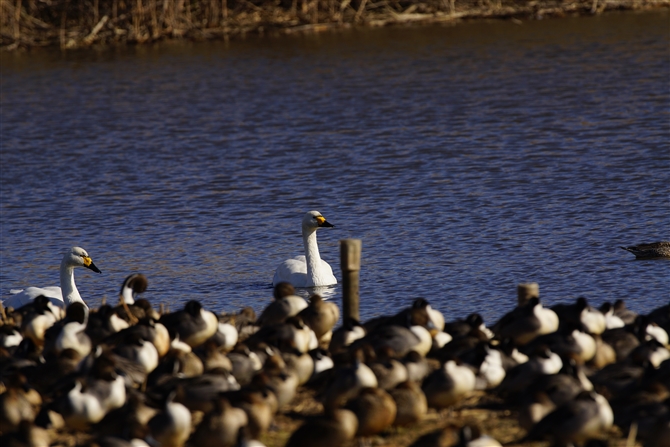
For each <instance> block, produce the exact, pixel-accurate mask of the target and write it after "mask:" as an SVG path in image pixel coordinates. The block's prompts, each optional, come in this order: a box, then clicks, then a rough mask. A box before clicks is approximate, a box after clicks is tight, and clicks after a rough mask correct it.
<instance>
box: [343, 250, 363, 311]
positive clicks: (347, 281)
mask: <svg viewBox="0 0 670 447" xmlns="http://www.w3.org/2000/svg"><path fill="white" fill-rule="evenodd" d="M362 245H363V244H362V242H361V240H360V239H341V240H340V267H341V268H342V321H348V320H351V319H352V318H353V319H355V320H356V321H360V319H361V317H360V311H359V303H358V301H359V298H360V295H359V282H358V272H359V271H360V270H361V247H362Z"/></svg>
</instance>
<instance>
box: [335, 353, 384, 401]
mask: <svg viewBox="0 0 670 447" xmlns="http://www.w3.org/2000/svg"><path fill="white" fill-rule="evenodd" d="M352 360H353V361H352V363H351V364H350V365H347V366H340V367H337V368H336V369H335V370H333V376H332V377H333V380H332V381H331V382H330V383H329V384H328V386H327V388H326V390H325V392H324V394H323V396H322V400H323V406H324V408H326V409H327V410H330V409H334V408H338V407H341V406H343V405H344V404H345V403H346V402H347V401H348V400H349V399H350V398H352V397H354V396H356V395H357V394H358V392H359V391H360V390H361V389H362V388H374V387H377V385H378V382H377V376H375V373H374V372H372V370H371V369H370V367H369V366H368V365H366V364H365V363H363V361H364V360H365V355H364V353H363V350H362V349H356V350H355V351H354V352H353V354H352Z"/></svg>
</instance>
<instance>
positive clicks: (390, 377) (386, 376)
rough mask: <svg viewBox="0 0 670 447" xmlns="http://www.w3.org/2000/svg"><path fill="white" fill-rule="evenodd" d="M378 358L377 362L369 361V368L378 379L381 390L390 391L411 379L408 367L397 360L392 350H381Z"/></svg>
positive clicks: (387, 348)
mask: <svg viewBox="0 0 670 447" xmlns="http://www.w3.org/2000/svg"><path fill="white" fill-rule="evenodd" d="M413 352H415V351H413ZM376 357H377V358H376V359H375V360H372V361H368V366H369V367H370V369H371V370H372V372H373V373H374V374H375V377H377V386H378V387H379V388H382V389H384V390H387V391H388V390H390V389H392V388H395V387H396V386H397V385H398V384H400V383H402V382H405V381H406V380H408V379H409V374H408V372H407V367H406V366H405V364H404V363H401V362H400V361H399V360H396V359H395V353H394V352H393V349H392V348H389V347H386V348H383V349H380V351H379V353H378V354H377V356H376Z"/></svg>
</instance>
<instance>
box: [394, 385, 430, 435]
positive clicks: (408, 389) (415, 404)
mask: <svg viewBox="0 0 670 447" xmlns="http://www.w3.org/2000/svg"><path fill="white" fill-rule="evenodd" d="M389 394H390V395H391V397H392V398H393V400H394V401H395V403H396V408H397V412H396V415H395V420H394V421H393V425H394V426H396V427H404V426H408V425H411V424H415V423H417V422H421V420H422V419H423V418H424V416H425V415H426V413H427V412H428V401H427V400H426V395H425V394H423V391H421V387H420V386H419V385H418V384H416V383H415V382H412V381H411V380H407V381H405V382H402V383H400V384H398V386H396V387H395V388H393V389H392V390H389Z"/></svg>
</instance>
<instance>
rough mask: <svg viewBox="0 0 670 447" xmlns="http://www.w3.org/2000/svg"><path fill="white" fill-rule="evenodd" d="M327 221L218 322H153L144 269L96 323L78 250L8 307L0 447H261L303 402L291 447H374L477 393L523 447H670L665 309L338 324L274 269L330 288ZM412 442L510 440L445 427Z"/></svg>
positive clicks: (566, 308)
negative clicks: (311, 405)
mask: <svg viewBox="0 0 670 447" xmlns="http://www.w3.org/2000/svg"><path fill="white" fill-rule="evenodd" d="M314 213H315V214H314ZM326 224H327V222H326V220H325V219H324V218H323V216H321V215H320V213H318V212H311V213H308V214H307V215H306V216H305V219H304V220H303V233H304V234H307V236H306V237H305V238H304V240H305V248H306V252H307V262H306V265H303V266H296V264H292V263H288V264H283V265H284V267H280V269H278V273H277V274H276V275H275V282H276V283H275V285H274V299H273V300H272V301H271V302H270V303H269V304H268V305H267V306H266V307H265V308H264V309H263V311H262V312H261V313H260V315H259V316H258V318H256V314H255V312H254V310H253V309H251V308H244V309H242V310H241V311H240V312H239V313H236V314H221V315H215V314H214V313H213V312H210V311H208V310H207V309H204V308H203V307H202V305H201V304H200V303H199V302H198V301H189V302H188V303H186V305H185V306H184V307H183V309H180V310H178V311H174V312H162V313H161V312H158V311H157V310H156V309H155V308H154V305H152V303H151V302H150V301H149V300H147V299H145V298H138V295H139V294H141V293H143V292H145V291H146V289H147V285H148V282H147V279H146V278H145V277H144V276H143V275H141V274H133V275H130V276H129V277H127V278H126V280H125V281H124V282H123V285H122V287H121V291H120V293H119V302H118V304H112V305H110V304H103V305H102V306H100V307H99V308H97V309H90V310H89V308H88V306H87V305H86V303H85V302H84V300H83V299H82V298H81V296H80V294H79V292H78V291H77V288H76V286H75V283H74V276H73V271H74V268H75V267H79V266H81V267H86V268H89V269H91V270H93V271H96V272H99V270H98V269H97V267H96V266H95V265H94V264H93V262H92V260H91V258H90V256H89V255H88V253H87V252H86V251H85V250H83V249H81V248H78V247H75V248H72V249H71V250H70V251H69V252H68V253H66V254H65V256H64V258H63V261H62V263H61V288H46V289H38V288H28V289H26V290H24V291H18V293H16V294H15V295H13V296H12V297H10V298H8V299H6V300H5V301H4V303H3V304H4V307H3V309H2V326H0V358H1V362H0V390H1V394H0V435H1V436H0V446H2V447H9V446H39V447H41V446H49V445H78V446H99V447H121V446H134V447H139V446H147V445H151V446H166V447H168V446H169V447H173V446H174V447H177V446H193V447H206V446H262V445H263V444H262V443H261V440H262V439H263V437H264V436H265V435H266V434H267V433H268V431H271V430H273V420H274V419H275V417H276V415H277V414H279V413H282V412H286V411H287V410H289V409H290V405H291V403H292V401H294V399H295V398H296V395H297V393H299V392H300V391H301V390H304V389H309V390H311V392H312V393H313V395H314V396H315V400H316V402H315V405H317V406H318V408H319V411H318V414H315V415H312V416H311V417H308V418H306V419H305V421H304V423H302V425H300V426H299V428H297V429H296V430H295V431H294V432H293V433H292V434H291V435H290V437H289V438H288V440H287V442H286V443H285V445H286V446H292V447H302V446H305V447H310V446H315V447H316V446H319V447H328V446H342V445H347V444H348V443H352V442H356V441H355V440H359V441H365V440H369V439H371V437H373V436H376V435H380V434H384V433H389V431H392V430H394V427H405V426H411V425H412V424H417V423H420V422H421V421H422V420H423V419H424V418H425V417H426V415H427V414H428V413H429V412H435V411H437V412H438V413H439V412H442V413H445V412H448V411H449V409H450V408H453V406H454V405H457V404H458V403H460V402H462V401H463V400H464V399H466V398H468V397H469V396H472V395H474V394H475V393H486V395H489V396H492V397H493V398H495V399H497V402H498V403H497V405H500V406H504V407H505V408H508V409H509V410H510V411H512V412H514V414H516V415H518V421H519V424H520V426H521V427H523V428H524V429H525V430H526V434H525V435H524V436H523V437H521V438H519V439H515V440H514V442H515V443H517V444H523V443H525V442H527V441H528V442H529V441H533V440H547V441H550V442H551V445H553V446H582V445H587V444H588V445H592V444H591V443H593V442H596V443H597V442H601V443H600V444H593V445H606V441H602V440H603V439H605V437H606V435H607V433H609V432H610V430H611V428H612V426H613V425H616V426H618V427H619V428H620V429H621V430H622V433H628V434H629V435H628V436H630V437H632V438H631V439H633V440H635V439H637V440H639V441H641V442H642V443H643V445H645V446H649V447H668V446H670V351H669V350H668V348H669V347H670V343H669V340H668V333H669V332H670V303H669V304H665V305H663V306H660V307H658V308H657V309H655V310H654V311H652V312H650V313H649V314H647V315H638V314H636V313H634V312H633V311H631V310H630V309H627V308H626V307H625V305H624V303H623V301H621V300H618V301H616V302H615V303H614V304H610V303H605V304H603V305H602V306H601V307H600V308H598V309H596V308H594V307H592V306H591V305H589V303H588V302H587V301H586V299H584V298H578V299H577V300H575V301H574V302H570V303H563V304H557V305H555V306H553V307H552V308H546V307H544V306H543V305H542V303H541V302H540V301H539V299H538V298H537V297H534V298H531V299H530V300H528V301H527V302H524V303H520V304H519V305H518V306H517V307H516V308H514V309H512V310H511V311H510V312H508V313H507V314H505V315H504V316H503V317H502V318H501V319H500V320H499V321H497V322H496V323H495V324H493V325H490V326H488V327H487V325H486V324H485V323H484V321H483V319H482V318H481V316H480V315H478V314H476V313H473V314H471V315H470V316H468V317H467V318H465V319H463V320H460V319H459V320H451V321H448V320H447V319H445V317H444V315H443V314H442V313H441V312H439V311H438V310H437V309H434V308H433V307H431V305H430V304H429V303H428V302H427V301H426V300H425V299H422V298H417V299H415V300H413V301H412V302H411V303H408V306H407V307H406V308H404V309H401V310H400V311H399V312H397V313H394V314H389V315H384V316H380V317H376V318H373V319H371V320H369V321H367V322H358V321H356V320H353V319H345V321H343V322H341V321H340V312H339V308H338V307H337V306H336V305H335V304H334V303H331V302H328V301H325V300H323V299H322V298H321V297H320V296H319V295H316V294H315V295H312V296H311V297H310V299H309V300H308V301H307V300H305V299H304V298H302V297H300V296H297V295H295V289H294V288H293V286H292V285H291V284H290V283H288V282H284V281H281V279H282V273H280V272H288V273H289V274H290V275H292V276H291V278H299V277H300V276H299V274H304V275H306V276H307V279H304V281H307V282H308V283H310V284H311V283H313V282H314V281H313V280H312V279H309V278H310V275H311V274H313V273H314V270H315V269H317V270H318V269H321V270H320V271H321V273H323V272H324V271H326V272H328V271H330V275H332V270H330V266H328V268H327V269H325V268H324V267H323V261H321V259H320V258H319V256H318V248H316V240H315V239H313V242H311V241H312V239H310V237H311V236H310V231H311V233H312V234H313V233H314V231H315V229H316V228H318V227H320V226H328V225H326ZM305 228H307V230H305ZM312 245H313V247H312ZM310 257H311V258H312V261H314V259H315V258H316V260H317V261H318V262H317V263H316V264H315V263H314V262H310ZM303 261H304V260H303ZM325 265H327V264H325ZM282 269H283V270H282ZM303 269H304V270H305V271H304V272H303V271H302V270H303ZM296 275H297V276H296ZM319 275H320V274H317V276H319ZM321 277H324V276H321ZM325 277H326V278H327V275H326V276H325ZM309 281H312V282H309ZM338 324H339V325H338ZM382 442H383V441H382ZM602 442H605V444H602ZM411 445H412V446H415V447H433V446H436V447H437V446H439V447H449V446H469V447H494V446H499V445H501V444H500V443H499V442H498V441H497V440H495V439H494V438H492V437H490V436H487V435H485V434H482V433H481V432H480V430H479V427H477V426H473V425H467V424H466V425H458V424H456V425H455V424H453V423H451V422H449V423H446V422H445V424H444V427H443V428H440V429H438V430H436V431H432V432H430V433H427V434H425V435H423V436H420V437H417V439H415V440H413V441H412V442H411ZM631 445H632V444H631Z"/></svg>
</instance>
